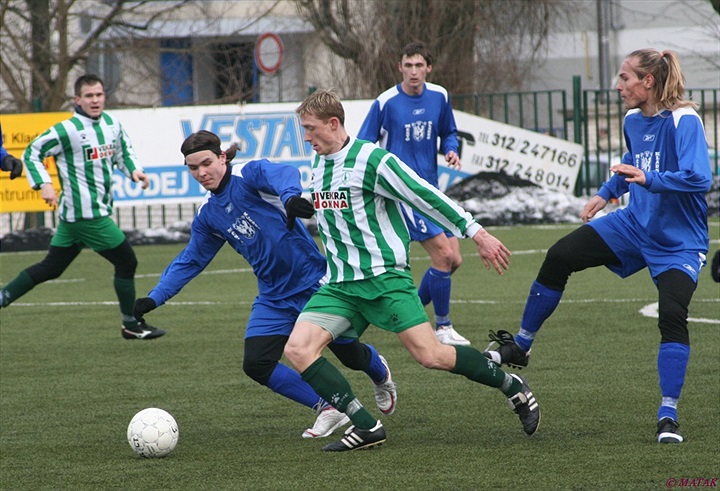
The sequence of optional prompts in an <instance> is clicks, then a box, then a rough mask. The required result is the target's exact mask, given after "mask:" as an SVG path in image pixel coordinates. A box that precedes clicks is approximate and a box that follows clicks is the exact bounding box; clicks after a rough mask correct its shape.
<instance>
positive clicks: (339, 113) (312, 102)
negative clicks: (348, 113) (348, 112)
mask: <svg viewBox="0 0 720 491" xmlns="http://www.w3.org/2000/svg"><path fill="white" fill-rule="evenodd" d="M295 112H296V113H297V114H298V115H299V116H305V115H311V116H315V117H316V118H318V119H320V120H322V121H328V120H329V119H330V118H338V120H340V125H342V126H344V125H345V109H343V105H342V102H340V98H339V97H338V96H337V94H336V93H335V92H333V90H332V89H330V90H324V89H318V90H316V91H315V92H313V93H312V94H310V95H309V96H307V97H306V98H305V100H304V101H302V104H300V106H298V108H297V109H295Z"/></svg>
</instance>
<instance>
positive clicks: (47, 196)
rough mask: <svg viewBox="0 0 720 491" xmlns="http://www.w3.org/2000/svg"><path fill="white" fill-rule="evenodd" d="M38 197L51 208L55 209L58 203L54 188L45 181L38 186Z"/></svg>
mask: <svg viewBox="0 0 720 491" xmlns="http://www.w3.org/2000/svg"><path fill="white" fill-rule="evenodd" d="M40 197H41V198H42V199H43V201H45V203H47V205H48V206H49V207H50V208H52V209H55V207H56V206H57V205H58V197H57V194H56V193H55V188H54V187H53V185H52V184H50V183H45V184H43V185H42V186H41V187H40Z"/></svg>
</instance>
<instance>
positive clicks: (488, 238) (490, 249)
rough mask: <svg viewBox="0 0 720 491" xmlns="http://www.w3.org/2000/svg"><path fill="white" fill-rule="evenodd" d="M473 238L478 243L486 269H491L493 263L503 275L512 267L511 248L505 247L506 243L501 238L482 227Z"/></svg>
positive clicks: (496, 269)
mask: <svg viewBox="0 0 720 491" xmlns="http://www.w3.org/2000/svg"><path fill="white" fill-rule="evenodd" d="M472 239H473V240H474V241H475V244H477V250H478V253H479V254H480V258H481V259H482V260H483V263H484V264H485V269H488V270H489V269H490V265H492V266H493V267H494V268H495V271H497V273H498V274H499V275H502V274H503V273H504V271H506V270H507V269H509V268H510V256H511V255H512V253H511V252H510V249H508V248H507V247H505V244H503V243H502V242H500V240H498V239H497V238H495V237H494V236H492V235H490V233H489V232H488V231H487V230H485V229H484V228H481V229H480V230H479V231H478V232H477V233H476V234H475V235H473V238H472Z"/></svg>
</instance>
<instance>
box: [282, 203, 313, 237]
mask: <svg viewBox="0 0 720 491" xmlns="http://www.w3.org/2000/svg"><path fill="white" fill-rule="evenodd" d="M285 211H287V228H288V230H292V229H293V228H294V227H295V218H296V217H300V218H312V216H313V215H314V214H315V208H313V205H312V203H310V202H309V201H308V200H306V199H305V198H303V197H302V196H293V197H291V198H290V199H288V200H287V201H286V202H285Z"/></svg>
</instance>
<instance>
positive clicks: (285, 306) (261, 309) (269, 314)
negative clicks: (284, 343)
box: [245, 285, 320, 339]
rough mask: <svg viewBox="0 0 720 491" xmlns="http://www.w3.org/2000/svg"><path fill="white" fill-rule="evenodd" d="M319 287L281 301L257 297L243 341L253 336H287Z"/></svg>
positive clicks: (316, 286)
mask: <svg viewBox="0 0 720 491" xmlns="http://www.w3.org/2000/svg"><path fill="white" fill-rule="evenodd" d="M319 286H320V285H315V286H314V287H312V288H308V289H307V290H305V291H303V292H300V293H297V294H295V295H293V296H292V297H288V298H283V299H279V300H278V299H272V300H270V299H267V298H265V297H263V296H262V295H258V296H257V297H256V298H255V301H254V302H253V306H252V311H251V312H250V319H248V323H247V328H246V329H245V339H247V338H251V337H254V336H278V335H279V336H289V335H290V332H291V331H292V329H293V326H295V321H296V320H297V316H298V315H300V312H302V309H303V308H304V307H305V304H306V303H307V302H308V300H310V297H311V296H312V294H313V293H315V292H316V291H317V289H318V287H319Z"/></svg>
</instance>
